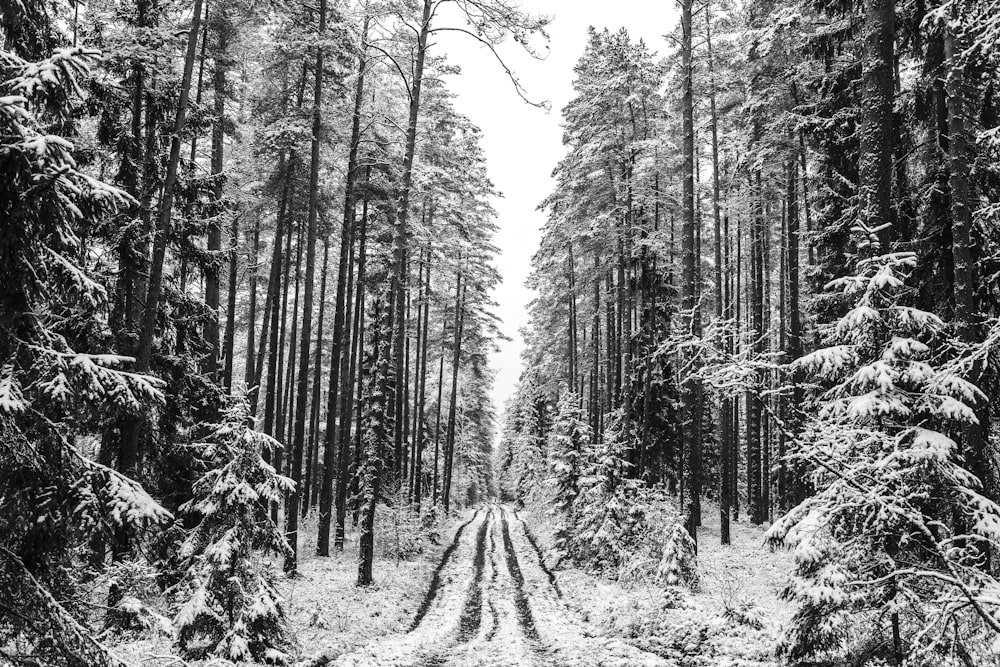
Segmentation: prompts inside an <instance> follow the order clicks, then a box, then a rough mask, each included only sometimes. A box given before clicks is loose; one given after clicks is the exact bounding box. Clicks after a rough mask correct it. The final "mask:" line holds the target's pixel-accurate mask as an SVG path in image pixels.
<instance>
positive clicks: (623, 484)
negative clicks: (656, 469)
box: [575, 415, 637, 569]
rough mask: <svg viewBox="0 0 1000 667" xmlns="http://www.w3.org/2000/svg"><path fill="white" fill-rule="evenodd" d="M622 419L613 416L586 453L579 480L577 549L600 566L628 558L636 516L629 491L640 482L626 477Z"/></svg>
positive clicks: (612, 566)
mask: <svg viewBox="0 0 1000 667" xmlns="http://www.w3.org/2000/svg"><path fill="white" fill-rule="evenodd" d="M620 430H621V421H620V420H619V419H616V418H614V415H613V422H612V424H611V425H610V426H609V428H608V430H607V432H606V433H605V437H604V441H603V442H599V443H595V444H594V445H593V446H592V447H591V448H590V451H588V452H587V460H586V463H585V465H584V476H583V477H582V478H581V480H580V487H581V488H580V497H579V500H578V503H579V506H580V507H579V510H578V517H579V518H578V521H577V526H578V530H577V534H576V538H575V542H576V549H575V552H576V553H577V554H578V557H579V558H580V559H581V560H582V561H584V562H589V563H591V564H593V565H594V566H595V567H597V568H598V569H613V568H617V567H618V566H619V565H621V564H622V563H623V562H625V560H626V559H628V557H629V553H628V546H629V545H628V543H629V538H630V535H631V533H632V527H633V520H632V519H633V515H632V513H631V510H632V507H631V505H632V503H631V496H633V495H634V494H632V493H630V492H631V491H634V490H635V489H636V487H637V481H636V480H632V479H629V478H628V477H627V476H626V469H627V468H628V462H627V461H626V460H625V456H626V451H625V449H626V446H625V443H624V442H623V438H622V437H621V435H620Z"/></svg>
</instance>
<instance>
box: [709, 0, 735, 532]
mask: <svg viewBox="0 0 1000 667" xmlns="http://www.w3.org/2000/svg"><path fill="white" fill-rule="evenodd" d="M710 10H711V2H706V4H705V44H706V47H707V49H708V73H709V77H710V79H711V81H710V83H709V97H708V102H709V112H710V114H711V119H710V121H711V128H712V222H713V223H714V226H715V317H716V320H718V321H720V322H721V321H722V319H723V301H724V294H723V289H722V244H723V240H722V221H721V212H720V207H719V200H720V198H721V188H720V185H719V179H720V175H719V117H718V113H717V111H716V108H715V60H714V58H713V53H712V15H711V12H710ZM727 338H728V336H727ZM719 344H720V345H725V341H721V340H720V341H719ZM731 413H732V410H731V408H730V402H729V398H728V397H726V398H724V399H723V400H722V404H721V406H720V420H719V421H720V425H719V430H720V433H719V441H720V449H721V451H720V453H719V458H720V464H721V465H720V474H719V526H720V534H721V541H722V544H729V541H730V539H729V503H730V500H729V464H730V460H729V459H730V454H729V448H730V447H731V446H732V442H731V440H732V426H731V424H730V421H731Z"/></svg>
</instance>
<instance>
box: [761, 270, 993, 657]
mask: <svg viewBox="0 0 1000 667" xmlns="http://www.w3.org/2000/svg"><path fill="white" fill-rule="evenodd" d="M914 264H915V258H914V256H913V255H912V254H909V253H899V254H890V255H884V256H879V257H874V258H870V259H863V260H861V261H859V263H858V275H856V276H849V277H847V278H842V279H838V280H835V281H833V282H832V283H831V286H832V287H834V288H842V290H843V292H844V293H845V294H846V295H848V296H850V297H853V298H854V299H855V306H854V308H852V309H851V310H850V311H849V312H847V313H846V314H845V315H844V316H843V317H842V318H841V319H840V320H839V321H838V322H837V323H836V324H835V326H834V327H833V328H832V330H831V331H830V334H829V337H828V341H827V342H828V346H827V347H824V348H821V349H819V350H817V351H815V352H813V353H811V354H809V355H806V356H805V357H803V358H801V359H800V360H798V361H796V362H793V365H794V366H798V367H799V368H800V369H801V370H803V371H806V372H808V373H811V374H812V376H813V377H816V378H817V379H818V380H819V381H820V382H822V383H823V384H822V386H823V389H822V390H821V391H819V392H818V393H817V394H816V395H815V396H814V397H813V404H812V410H811V413H812V414H811V415H810V417H809V422H808V425H807V427H806V428H805V429H804V430H803V433H804V434H808V435H804V436H803V439H802V440H801V441H800V443H799V450H798V452H797V453H796V454H795V456H796V457H797V458H799V459H801V460H802V461H803V462H804V463H806V464H808V466H810V467H811V468H812V470H813V475H812V482H813V484H814V485H815V489H816V491H815V494H814V495H813V496H812V497H810V498H808V499H806V500H805V501H804V502H802V503H801V504H800V505H798V506H797V507H795V508H794V509H793V510H791V511H790V512H789V513H788V514H787V515H786V516H784V517H783V518H781V519H780V520H779V521H777V522H776V523H775V525H774V526H773V527H772V528H771V530H770V531H769V532H768V539H769V540H770V541H771V542H772V543H774V544H782V545H788V546H791V547H794V550H795V557H796V561H797V569H796V572H795V575H794V578H793V579H792V581H791V583H790V584H789V585H788V587H787V588H786V589H785V591H784V596H785V597H786V599H789V600H792V601H794V602H796V603H798V609H797V611H796V614H795V617H794V619H793V622H792V624H791V625H790V627H789V629H788V633H787V635H786V637H785V639H784V641H783V643H782V645H781V651H782V653H783V654H784V655H785V657H786V658H788V659H789V660H792V661H802V660H814V659H833V660H839V659H841V658H842V657H844V656H846V655H849V654H852V655H856V654H858V653H861V652H867V654H869V655H870V656H871V657H876V656H881V657H883V658H885V659H894V660H895V664H903V660H904V659H906V660H908V662H907V663H906V664H914V665H916V664H927V663H928V661H932V660H936V659H939V658H940V656H941V655H943V654H948V655H956V656H957V655H961V654H964V653H965V652H966V651H967V650H968V649H969V647H970V646H973V645H975V644H976V642H981V641H984V640H985V639H986V638H987V637H989V636H990V635H991V633H996V632H997V631H998V630H1000V618H998V616H997V613H998V612H1000V608H998V607H1000V605H998V604H997V601H998V598H997V592H998V591H1000V587H998V583H997V581H996V580H995V579H993V577H992V576H990V574H989V573H988V571H987V570H986V569H985V567H984V554H986V553H988V552H989V551H990V550H993V549H995V548H996V547H997V545H998V541H1000V507H998V506H997V505H995V504H994V503H993V502H992V501H990V500H988V499H987V498H985V497H984V496H983V495H981V494H980V492H979V490H978V488H979V482H978V481H977V479H976V478H975V477H974V476H973V475H972V474H970V473H969V472H968V471H967V470H966V469H965V468H964V467H963V459H962V455H961V450H960V448H959V446H958V445H957V444H956V442H955V440H953V439H952V437H951V436H952V435H955V434H956V433H961V427H962V425H963V424H968V423H970V422H974V420H975V419H976V417H975V414H974V413H973V411H972V409H971V408H969V407H968V404H969V403H970V402H972V401H975V400H976V399H977V398H978V397H979V396H980V391H979V390H978V389H977V388H976V387H975V386H973V385H972V384H970V383H969V382H967V381H966V380H964V379H962V378H961V377H959V376H958V375H957V374H955V373H954V372H953V371H952V370H951V369H950V367H949V365H948V364H947V363H945V362H944V361H943V354H944V353H945V350H944V349H943V345H942V342H941V334H943V333H944V332H945V329H944V324H943V322H942V321H941V320H940V319H939V318H938V317H936V316H935V315H933V314H931V313H928V312H925V311H922V310H919V309H916V308H913V307H909V306H906V305H903V303H902V297H903V295H904V293H905V284H904V280H905V277H906V274H907V273H908V272H909V271H910V270H911V269H912V267H913V266H914ZM862 630H863V631H862ZM858 643H861V644H863V646H858V645H857V644H858ZM935 655H936V656H938V658H932V657H931V656H935Z"/></svg>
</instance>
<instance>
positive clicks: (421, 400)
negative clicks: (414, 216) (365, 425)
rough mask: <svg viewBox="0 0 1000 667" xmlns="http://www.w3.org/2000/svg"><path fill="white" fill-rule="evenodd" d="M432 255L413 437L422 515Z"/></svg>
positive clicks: (415, 492)
mask: <svg viewBox="0 0 1000 667" xmlns="http://www.w3.org/2000/svg"><path fill="white" fill-rule="evenodd" d="M430 259H431V255H430V252H429V251H428V253H427V272H426V277H425V278H424V281H425V282H424V301H423V307H424V313H423V332H422V333H421V344H420V349H421V353H420V356H421V358H420V368H421V371H420V377H419V378H418V381H419V382H420V390H419V391H418V392H417V428H416V429H415V430H414V433H413V437H414V438H416V440H417V448H416V455H415V457H414V463H413V499H414V502H416V504H417V513H418V514H419V513H420V500H421V493H422V491H423V489H422V488H421V486H422V483H423V459H424V433H425V431H424V406H425V404H426V400H425V399H426V398H427V333H428V331H429V330H430V326H429V322H430V311H431V307H430V306H431V299H430V296H431V294H430V293H431V263H430Z"/></svg>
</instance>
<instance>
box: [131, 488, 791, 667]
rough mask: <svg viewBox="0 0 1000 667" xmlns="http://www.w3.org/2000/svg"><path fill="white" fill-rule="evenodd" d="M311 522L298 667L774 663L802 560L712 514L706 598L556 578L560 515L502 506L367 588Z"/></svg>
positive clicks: (295, 620) (294, 588)
mask: <svg viewBox="0 0 1000 667" xmlns="http://www.w3.org/2000/svg"><path fill="white" fill-rule="evenodd" d="M311 528H314V527H313V526H310V525H309V524H308V523H307V525H306V527H305V531H304V534H305V535H306V536H307V537H306V540H305V543H304V544H303V545H302V546H301V549H300V553H301V554H303V558H302V561H301V562H300V574H299V576H298V577H297V578H295V579H287V578H285V577H283V576H279V577H278V583H279V589H280V590H281V592H282V594H283V595H284V596H285V604H286V610H287V613H288V616H289V620H290V625H291V630H292V635H293V646H292V650H291V652H292V655H293V657H294V658H295V660H296V664H297V665H299V666H300V667H305V666H306V665H309V666H315V667H318V666H319V665H327V664H329V665H339V666H344V667H347V666H372V667H377V666H383V665H384V666H387V667H389V666H394V667H404V666H413V667H424V666H430V665H449V666H454V667H458V666H470V667H471V666H473V665H477V666H478V665H482V666H500V665H518V666H520V665H525V666H537V667H564V666H565V667H599V666H601V667H603V666H608V667H610V666H620V667H626V666H633V665H635V666H653V665H662V666H666V667H708V666H712V667H765V666H767V667H771V666H773V665H775V664H776V663H775V662H774V660H773V657H772V656H773V647H774V645H775V641H776V639H777V636H778V634H779V632H780V629H781V627H782V624H783V623H785V622H786V621H787V620H788V617H789V613H790V610H789V608H788V606H787V605H785V604H783V603H781V602H780V601H779V600H778V598H777V592H778V590H779V588H780V586H781V585H782V583H783V581H784V577H785V576H786V575H787V573H788V572H789V570H790V567H791V558H790V556H789V555H788V554H786V553H770V552H769V550H768V549H767V547H765V546H764V545H763V539H762V537H763V532H764V529H763V528H762V527H755V526H750V525H748V524H745V523H737V524H734V525H733V531H732V538H733V544H732V545H731V546H728V547H723V546H721V545H720V544H719V533H718V516H717V512H714V513H713V511H712V508H710V507H709V506H706V513H705V525H704V527H703V528H702V529H701V531H700V534H699V544H700V554H699V560H698V570H699V576H700V586H699V587H698V589H697V590H695V591H688V590H687V589H683V590H679V589H672V590H665V589H664V588H662V587H661V586H658V585H656V584H654V583H652V582H648V583H644V582H630V583H627V584H625V583H620V582H615V581H610V580H608V579H606V578H601V577H597V576H595V575H593V574H591V573H587V572H584V571H581V570H578V569H575V568H564V569H558V570H554V571H550V570H549V569H548V568H547V566H546V558H545V556H546V553H547V545H548V544H549V543H550V540H551V533H550V525H549V520H548V517H547V516H545V515H544V514H540V513H518V512H515V511H514V510H512V509H511V508H509V507H505V506H500V505H484V506H482V507H480V508H479V509H477V510H475V511H472V510H470V511H467V512H466V513H465V514H464V515H463V516H461V517H458V518H456V519H453V520H452V521H451V522H450V523H448V524H447V525H445V526H444V527H443V529H442V530H441V537H440V540H439V542H440V543H439V544H438V545H436V546H433V547H431V548H429V549H427V550H426V551H425V553H424V554H422V555H421V556H419V557H417V558H416V559H414V560H411V561H398V562H397V561H395V560H387V559H384V558H383V559H378V560H377V561H376V566H375V573H376V574H375V576H376V583H375V585H373V586H370V587H367V588H358V587H357V586H355V584H354V582H355V577H356V575H357V560H356V554H357V542H356V539H357V536H356V534H353V533H352V534H349V536H348V543H347V545H346V548H345V550H344V552H343V553H340V554H334V555H333V556H332V557H331V558H317V557H315V556H312V555H311V554H313V553H314V551H315V545H314V543H312V542H311V541H310V537H311V536H314V534H315V531H314V530H310V529H311ZM312 539H314V538H312ZM734 611H735V612H736V613H735V614H734V613H732V612H734ZM112 647H113V648H114V649H115V650H116V652H117V653H118V654H119V655H121V656H122V657H123V658H125V659H127V660H130V661H132V662H133V663H134V664H137V665H139V664H141V665H149V666H152V667H168V666H172V665H184V664H191V665H195V664H199V665H211V664H212V663H211V662H206V663H183V662H181V661H179V660H177V659H176V658H174V657H173V654H174V653H175V651H174V649H173V647H172V645H171V640H170V638H169V637H167V636H161V637H159V638H146V639H142V640H137V641H131V642H127V643H120V644H117V645H114V644H113V645H112ZM216 664H219V663H216Z"/></svg>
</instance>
